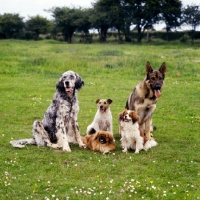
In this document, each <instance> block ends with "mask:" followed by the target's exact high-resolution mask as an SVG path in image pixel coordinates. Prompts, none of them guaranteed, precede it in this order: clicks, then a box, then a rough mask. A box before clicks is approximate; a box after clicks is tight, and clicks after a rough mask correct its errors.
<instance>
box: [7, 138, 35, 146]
mask: <svg viewBox="0 0 200 200" xmlns="http://www.w3.org/2000/svg"><path fill="white" fill-rule="evenodd" d="M10 144H11V145H12V146H13V147H16V148H24V147H25V146H26V145H27V144H32V145H36V141H35V138H29V139H21V140H12V141H10Z"/></svg>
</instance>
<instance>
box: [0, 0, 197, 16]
mask: <svg viewBox="0 0 200 200" xmlns="http://www.w3.org/2000/svg"><path fill="white" fill-rule="evenodd" d="M95 1H96V0H0V14H4V13H18V14H20V16H22V17H25V19H28V16H31V17H32V16H36V15H41V16H42V17H47V18H48V19H50V18H51V15H50V13H48V12H46V11H44V10H45V9H47V10H48V9H50V8H53V7H63V6H76V7H78V6H81V7H86V8H87V7H91V2H95ZM182 3H183V5H184V6H186V5H191V4H195V5H200V0H182Z"/></svg>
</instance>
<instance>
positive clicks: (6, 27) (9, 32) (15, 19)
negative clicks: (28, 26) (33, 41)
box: [0, 13, 24, 38]
mask: <svg viewBox="0 0 200 200" xmlns="http://www.w3.org/2000/svg"><path fill="white" fill-rule="evenodd" d="M23 27H24V22H23V17H20V16H19V14H11V13H5V14H3V15H0V29H1V31H2V32H3V33H4V34H5V35H6V38H12V37H14V35H18V34H19V32H20V31H22V29H23Z"/></svg>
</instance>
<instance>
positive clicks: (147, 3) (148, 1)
mask: <svg viewBox="0 0 200 200" xmlns="http://www.w3.org/2000/svg"><path fill="white" fill-rule="evenodd" d="M125 2H126V3H127V7H129V10H130V11H131V13H130V16H131V18H132V24H134V25H136V28H137V32H138V38H137V41H138V42H141V40H142V38H143V35H144V31H145V30H146V29H147V28H148V27H151V26H152V25H153V24H155V23H156V22H158V21H159V20H160V17H159V14H160V12H161V0H126V1H125Z"/></svg>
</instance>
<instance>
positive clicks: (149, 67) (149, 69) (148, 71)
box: [146, 61, 153, 75]
mask: <svg viewBox="0 0 200 200" xmlns="http://www.w3.org/2000/svg"><path fill="white" fill-rule="evenodd" d="M151 72H153V69H152V67H151V65H150V63H149V62H148V61H147V63H146V74H147V75H148V74H149V73H151Z"/></svg>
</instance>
